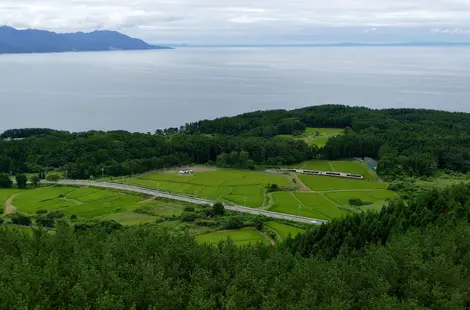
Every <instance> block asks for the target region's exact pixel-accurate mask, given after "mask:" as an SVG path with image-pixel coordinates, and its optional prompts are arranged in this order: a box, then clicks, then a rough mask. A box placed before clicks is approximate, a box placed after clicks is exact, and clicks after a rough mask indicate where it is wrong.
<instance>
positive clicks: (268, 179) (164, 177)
mask: <svg viewBox="0 0 470 310" xmlns="http://www.w3.org/2000/svg"><path fill="white" fill-rule="evenodd" d="M120 183H125V184H130V185H136V186H143V187H147V188H152V189H160V190H163V191H168V192H173V193H179V194H185V195H191V196H194V195H196V196H198V197H201V198H209V199H214V200H217V199H222V200H226V201H229V202H232V203H236V204H238V205H244V203H245V198H246V203H247V206H248V207H252V208H257V207H260V206H261V205H262V204H263V201H264V196H265V193H266V190H265V188H266V185H267V184H278V185H280V186H286V185H290V184H291V179H290V178H289V177H288V176H287V175H273V174H268V173H262V172H252V171H241V170H228V169H220V170H216V171H204V172H196V173H195V174H194V175H189V176H188V175H179V174H178V172H177V171H169V172H168V171H167V172H154V173H147V174H142V175H139V176H136V177H133V178H127V179H123V180H120Z"/></svg>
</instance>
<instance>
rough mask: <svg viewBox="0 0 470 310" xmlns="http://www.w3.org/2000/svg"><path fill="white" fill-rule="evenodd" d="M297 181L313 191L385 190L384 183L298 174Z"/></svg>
mask: <svg viewBox="0 0 470 310" xmlns="http://www.w3.org/2000/svg"><path fill="white" fill-rule="evenodd" d="M299 179H300V180H301V181H302V182H303V183H304V184H305V185H306V186H307V187H308V188H310V189H311V190H313V191H334V190H366V189H385V188H386V187H387V184H386V183H381V182H371V181H366V180H353V179H344V178H336V177H327V176H316V175H305V174H299Z"/></svg>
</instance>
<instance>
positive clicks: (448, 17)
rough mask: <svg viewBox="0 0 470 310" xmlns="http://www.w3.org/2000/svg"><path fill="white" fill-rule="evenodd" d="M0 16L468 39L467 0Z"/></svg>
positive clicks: (227, 31) (253, 0)
mask: <svg viewBox="0 0 470 310" xmlns="http://www.w3.org/2000/svg"><path fill="white" fill-rule="evenodd" d="M0 24H5V25H9V26H14V27H17V28H38V29H47V30H53V31H58V32H70V31H90V30H95V29H109V30H118V31H121V32H124V33H126V34H129V35H132V36H135V37H139V38H142V39H145V40H147V41H149V42H151V43H202V44H203V43H211V44H218V43H220V44H229V43H234V44H239V43H323V42H344V41H356V42H358V41H359V42H404V41H438V40H446V41H470V0H0Z"/></svg>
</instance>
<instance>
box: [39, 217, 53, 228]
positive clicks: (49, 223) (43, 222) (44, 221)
mask: <svg viewBox="0 0 470 310" xmlns="http://www.w3.org/2000/svg"><path fill="white" fill-rule="evenodd" d="M36 224H38V225H39V226H42V227H47V228H53V227H54V220H53V219H50V218H47V217H38V218H36Z"/></svg>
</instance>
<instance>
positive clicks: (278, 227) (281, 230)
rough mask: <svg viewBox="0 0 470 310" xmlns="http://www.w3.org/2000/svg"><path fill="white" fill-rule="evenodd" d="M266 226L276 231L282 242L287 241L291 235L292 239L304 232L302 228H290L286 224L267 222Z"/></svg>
mask: <svg viewBox="0 0 470 310" xmlns="http://www.w3.org/2000/svg"><path fill="white" fill-rule="evenodd" d="M265 225H266V226H267V227H269V228H271V229H272V230H274V231H275V232H276V233H277V234H278V235H279V237H280V238H281V240H285V239H287V237H288V236H289V235H291V236H292V237H295V236H297V235H298V234H300V233H303V232H304V230H302V229H300V228H297V227H294V226H289V225H286V224H281V223H278V222H266V223H265Z"/></svg>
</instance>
